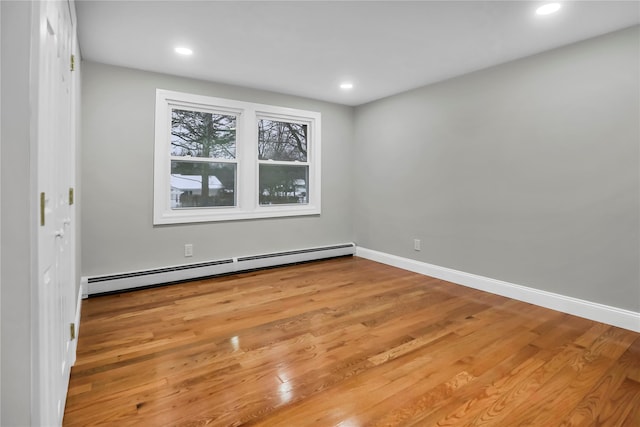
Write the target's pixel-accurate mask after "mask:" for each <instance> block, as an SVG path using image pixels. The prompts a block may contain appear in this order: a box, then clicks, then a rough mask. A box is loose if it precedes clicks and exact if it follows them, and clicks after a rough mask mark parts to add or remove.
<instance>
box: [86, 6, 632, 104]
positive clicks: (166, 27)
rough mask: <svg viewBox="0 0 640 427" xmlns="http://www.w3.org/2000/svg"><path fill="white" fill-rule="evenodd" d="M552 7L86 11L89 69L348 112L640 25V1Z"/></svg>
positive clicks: (109, 8) (99, 8)
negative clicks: (284, 97) (318, 103)
mask: <svg viewBox="0 0 640 427" xmlns="http://www.w3.org/2000/svg"><path fill="white" fill-rule="evenodd" d="M543 3H544V2H541V1H371V2H369V1H322V2H321V1H195V2H191V1H87V0H76V4H77V12H78V28H79V39H80V47H81V51H82V56H83V58H84V59H87V60H91V61H97V62H102V63H107V64H113V65H120V66H124V67H131V68H138V69H142V70H149V71H157V72H161V73H167V74H174V75H179V76H186V77H192V78H197V79H203V80H211V81H216V82H221V83H229V84H235V85H240V86H246V87H252V88H258V89H266V90H271V91H276V92H281V93H286V94H292V95H299V96H304V97H309V98H315V99H320V100H325V101H331V102H336V103H340V104H347V105H359V104H363V103H366V102H369V101H373V100H376V99H379V98H383V97H385V96H389V95H392V94H395V93H399V92H402V91H406V90H409V89H412V88H416V87H419V86H423V85H426V84H429V83H434V82H437V81H441V80H444V79H448V78H451V77H454V76H458V75H461V74H465V73H469V72H472V71H475V70H479V69H482V68H486V67H490V66H492V65H496V64H500V63H503V62H507V61H510V60H513V59H516V58H521V57H524V56H528V55H532V54H535V53H538V52H542V51H545V50H549V49H553V48H555V47H559V46H563V45H566V44H569V43H573V42H576V41H579V40H584V39H587V38H590V37H594V36H597V35H600V34H604V33H608V32H611V31H615V30H618V29H621V28H625V27H629V26H632V25H636V24H638V23H640V2H638V1H564V2H562V5H563V7H562V9H561V10H560V12H558V13H556V14H554V15H549V16H544V17H542V16H536V15H535V13H534V12H535V9H536V8H537V7H538V6H539V5H541V4H543ZM178 45H184V46H188V47H190V48H192V49H193V51H194V54H193V55H192V56H190V57H182V56H179V55H177V54H176V53H174V50H173V49H174V47H176V46H178ZM345 80H349V81H352V82H353V84H354V88H353V89H352V90H350V91H344V90H341V89H340V88H339V87H338V86H339V84H340V83H341V82H343V81H345Z"/></svg>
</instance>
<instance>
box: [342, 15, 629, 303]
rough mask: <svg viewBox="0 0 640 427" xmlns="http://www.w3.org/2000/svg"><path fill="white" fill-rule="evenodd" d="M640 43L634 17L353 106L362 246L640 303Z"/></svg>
mask: <svg viewBox="0 0 640 427" xmlns="http://www.w3.org/2000/svg"><path fill="white" fill-rule="evenodd" d="M639 40H640V34H639V27H637V26H636V27H634V28H631V29H627V30H623V31H619V32H616V33H612V34H609V35H606V36H602V37H599V38H595V39H591V40H588V41H584V42H581V43H577V44H574V45H571V46H567V47H564V48H561V49H557V50H553V51H549V52H546V53H543V54H540V55H536V56H533V57H529V58H526V59H522V60H519V61H515V62H511V63H508V64H504V65H501V66H497V67H494V68H491V69H487V70H483V71H480V72H476V73H473V74H469V75H466V76H463V77H460V78H456V79H452V80H449V81H446V82H442V83H440V84H435V85H431V86H427V87H424V88H420V89H417V90H413V91H410V92H407V93H403V94H400V95H396V96H393V97H390V98H387V99H384V100H380V101H377V102H373V103H371V104H367V105H364V106H361V107H358V108H357V109H356V118H355V122H356V127H355V129H356V138H355V151H354V153H355V158H354V160H355V163H354V164H355V170H354V188H355V189H356V191H354V197H355V205H354V212H353V214H354V217H353V222H354V226H355V236H356V242H357V243H358V245H360V246H363V247H366V248H369V249H374V250H378V251H382V252H387V253H391V254H395V255H399V256H403V257H408V258H412V259H416V260H419V261H424V262H428V263H432V264H436V265H439V266H444V267H449V268H453V269H457V270H462V271H465V272H469V273H475V274H479V275H483V276H487V277H491V278H494V279H500V280H505V281H509V282H513V283H516V284H520V285H524V286H529V287H533V288H537V289H542V290H546V291H551V292H556V293H559V294H563V295H568V296H573V297H577V298H581V299H585V300H588V301H594V302H599V303H602V304H607V305H611V306H615V307H620V308H624V309H629V310H633V311H636V312H637V311H640V285H639V283H640V277H639V274H640V272H639V259H640V250H639V244H640V243H639V242H640V234H639V228H640V223H639V221H640V215H639V194H640V184H639V177H640V175H639V145H640V143H639V141H640V124H639V123H640V120H639V117H640V85H639V80H640V77H639V76H640V67H639V54H640V49H639V47H640V46H639ZM414 238H418V239H421V240H422V251H421V252H415V251H414V250H413V239H414Z"/></svg>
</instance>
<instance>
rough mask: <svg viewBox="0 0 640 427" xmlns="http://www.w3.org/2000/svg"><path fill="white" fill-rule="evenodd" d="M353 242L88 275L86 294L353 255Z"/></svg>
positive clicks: (354, 250)
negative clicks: (101, 274) (126, 271)
mask: <svg viewBox="0 0 640 427" xmlns="http://www.w3.org/2000/svg"><path fill="white" fill-rule="evenodd" d="M355 252H356V246H355V244H354V243H344V244H339V245H332V246H322V247H316V248H307V249H299V250H293V251H286V252H274V253H269V254H261V255H252V256H244V257H237V258H227V259H220V260H215V261H209V262H200V263H194V264H183V265H177V266H174V267H165V268H158V269H151V270H141V271H133V272H130V273H121V274H110V275H105V276H89V277H87V278H86V283H87V294H88V295H95V294H103V293H109V292H117V291H122V290H127V289H135V288H142V287H147V286H154V285H161V284H165V283H172V282H182V281H186V280H191V279H197V278H201V277H210V276H217V275H221V274H229V273H235V272H241V271H247V270H254V269H260V268H268V267H275V266H278V265H286V264H295V263H298V262H306V261H314V260H319V259H325V258H334V257H339V256H349V255H354V254H355Z"/></svg>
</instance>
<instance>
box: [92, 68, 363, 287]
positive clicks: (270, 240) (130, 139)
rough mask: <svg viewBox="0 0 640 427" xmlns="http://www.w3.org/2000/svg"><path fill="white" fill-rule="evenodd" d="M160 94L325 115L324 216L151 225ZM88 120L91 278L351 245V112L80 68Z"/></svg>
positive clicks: (229, 89) (220, 87)
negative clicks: (187, 251) (190, 251)
mask: <svg viewBox="0 0 640 427" xmlns="http://www.w3.org/2000/svg"><path fill="white" fill-rule="evenodd" d="M156 88H161V89H169V90H177V91H183V92H189V93H196V94H201V95H210V96H216V97H222V98H230V99H236V100H241V101H249V102H258V103H263V104H271V105H278V106H283V107H291V108H300V109H306V110H312V111H319V112H321V113H322V215H321V216H307V217H295V218H279V219H268V220H250V221H231V222H216V223H200V224H190V225H170V226H155V227H154V226H153V225H152V201H153V146H154V111H155V90H156ZM82 115H83V118H82V137H81V140H82V169H81V172H80V173H81V175H80V181H81V182H82V194H81V197H80V207H81V210H82V222H81V230H82V243H81V244H82V274H83V275H85V276H86V275H98V274H109V273H120V272H126V271H132V270H138V269H145V268H154V267H164V266H168V265H176V264H182V263H186V262H198V261H205V260H215V259H219V258H223V257H225V258H226V257H230V256H239V255H250V254H259V253H264V252H271V251H277V250H287V249H295V248H305V247H312V246H318V245H325V244H332V243H341V242H351V241H353V231H352V223H351V218H352V214H351V206H352V205H351V199H352V197H351V196H352V188H353V187H352V184H351V182H350V181H351V165H352V164H353V159H352V153H351V150H352V141H353V133H354V132H353V108H351V107H345V106H339V105H335V104H329V103H325V102H320V101H313V100H307V99H302V98H296V97H292V96H286V95H280V94H274V93H270V92H265V91H258V90H252V89H247V88H239V87H234V86H227V85H221V84H215V83H210V82H202V81H196V80H191V79H185V78H179V77H173V76H168V75H162V74H154V73H149V72H144V71H138V70H132V69H126V68H120V67H113V66H108V65H103V64H97V63H91V62H83V69H82ZM185 243H192V244H193V248H194V256H193V257H192V258H185V257H184V244H185Z"/></svg>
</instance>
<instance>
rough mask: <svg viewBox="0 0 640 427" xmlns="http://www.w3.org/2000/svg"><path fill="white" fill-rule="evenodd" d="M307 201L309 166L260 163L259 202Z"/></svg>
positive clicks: (273, 203)
mask: <svg viewBox="0 0 640 427" xmlns="http://www.w3.org/2000/svg"><path fill="white" fill-rule="evenodd" d="M295 203H300V204H307V203H309V166H283V165H265V164H261V165H260V204H261V205H283V204H295Z"/></svg>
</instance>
